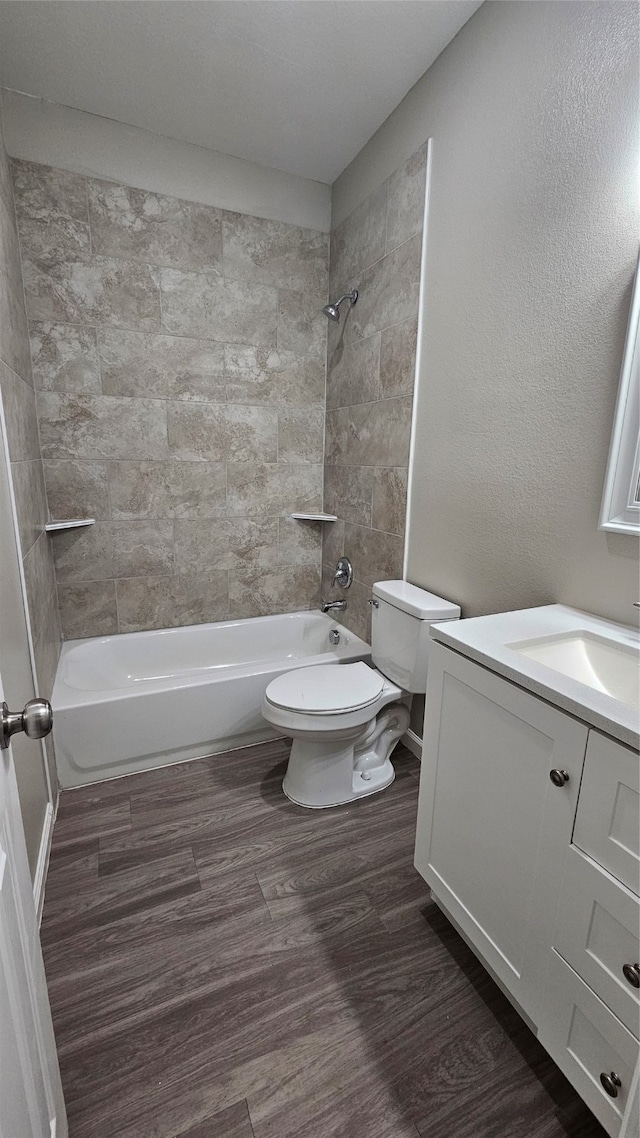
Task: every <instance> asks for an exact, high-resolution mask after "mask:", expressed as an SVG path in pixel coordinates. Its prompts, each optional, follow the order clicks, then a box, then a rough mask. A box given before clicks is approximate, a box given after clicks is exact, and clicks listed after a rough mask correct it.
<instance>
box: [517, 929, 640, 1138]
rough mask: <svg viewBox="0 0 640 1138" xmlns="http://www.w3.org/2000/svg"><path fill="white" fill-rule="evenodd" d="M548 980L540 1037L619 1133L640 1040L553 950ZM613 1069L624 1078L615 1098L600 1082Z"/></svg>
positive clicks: (601, 1116) (610, 1128)
mask: <svg viewBox="0 0 640 1138" xmlns="http://www.w3.org/2000/svg"><path fill="white" fill-rule="evenodd" d="M547 981H548V983H547V992H546V1001H545V1007H544V1011H543V1014H542V1015H541V1018H540V1024H539V1028H538V1038H539V1040H540V1042H541V1043H542V1045H543V1046H544V1047H546V1049H547V1051H548V1052H549V1054H550V1055H551V1058H552V1059H554V1060H555V1062H556V1063H557V1064H558V1066H559V1068H560V1070H561V1071H563V1072H564V1074H565V1075H566V1076H567V1078H568V1079H569V1082H570V1083H572V1084H573V1086H574V1087H575V1088H576V1090H577V1092H578V1094H579V1095H581V1096H582V1098H583V1099H584V1101H585V1102H586V1104H587V1106H588V1107H590V1109H591V1110H592V1111H593V1113H594V1114H595V1116H596V1118H598V1119H599V1121H600V1122H601V1123H602V1125H603V1126H604V1128H605V1130H606V1131H607V1133H608V1134H610V1135H612V1138H615V1135H617V1134H618V1132H619V1130H620V1125H621V1122H622V1117H623V1115H624V1112H625V1107H626V1105H627V1099H628V1096H629V1090H630V1087H631V1081H632V1079H633V1072H634V1068H635V1065H636V1061H637V1058H638V1041H637V1040H636V1039H635V1038H634V1036H633V1035H631V1032H629V1031H627V1029H626V1027H624V1026H623V1024H621V1023H620V1020H619V1019H618V1018H617V1017H616V1016H614V1014H613V1012H611V1011H609V1009H608V1008H607V1007H605V1005H604V1004H603V1003H602V1000H600V999H598V997H597V996H596V995H595V994H594V993H593V992H592V991H591V989H590V988H588V987H587V985H586V984H585V983H584V981H583V980H581V979H580V977H579V976H578V975H576V973H575V972H574V971H573V968H570V967H569V965H568V964H566V963H565V961H564V960H562V959H561V957H560V956H558V954H557V952H555V951H554V950H553V949H552V950H551V959H550V963H549V971H548V974H547ZM612 1072H613V1073H615V1074H616V1075H617V1077H618V1079H619V1080H620V1083H621V1086H620V1088H619V1089H618V1093H617V1096H616V1097H615V1098H611V1097H610V1096H609V1095H608V1094H607V1092H606V1091H605V1089H604V1087H603V1086H602V1084H601V1082H600V1075H601V1074H606V1075H610V1074H611V1073H612Z"/></svg>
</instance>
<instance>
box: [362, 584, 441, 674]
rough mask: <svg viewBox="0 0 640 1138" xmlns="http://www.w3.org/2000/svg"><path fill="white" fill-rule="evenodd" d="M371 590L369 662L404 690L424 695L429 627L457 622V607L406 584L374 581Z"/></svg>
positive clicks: (415, 586)
mask: <svg viewBox="0 0 640 1138" xmlns="http://www.w3.org/2000/svg"><path fill="white" fill-rule="evenodd" d="M372 591H373V609H372V619H371V656H372V659H373V663H374V664H375V666H376V668H378V669H379V670H380V671H381V672H382V673H383V674H384V675H385V676H387V678H388V679H390V680H393V681H394V683H396V684H398V685H399V687H401V688H404V690H405V691H408V692H425V691H426V690H427V657H428V654H429V625H431V624H435V623H436V622H439V621H443V620H459V618H460V607H459V605H454V604H452V603H451V601H445V600H443V599H442V597H436V596H435V595H434V594H433V593H427V592H426V591H425V590H424V589H419V588H418V587H417V585H410V584H409V582H408V581H377V582H376V584H375V585H374V586H373V590H372Z"/></svg>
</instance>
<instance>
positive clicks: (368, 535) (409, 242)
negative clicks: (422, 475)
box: [323, 144, 426, 640]
mask: <svg viewBox="0 0 640 1138" xmlns="http://www.w3.org/2000/svg"><path fill="white" fill-rule="evenodd" d="M425 170H426V144H425V145H423V146H421V147H420V148H419V149H418V150H416V152H415V153H414V154H413V155H412V156H411V157H410V158H409V160H408V161H407V162H404V163H403V164H402V165H401V166H400V168H399V169H398V170H396V171H395V172H394V173H393V174H392V175H391V177H389V178H387V179H386V181H384V182H383V183H382V185H380V186H378V187H376V189H375V190H374V191H373V193H371V194H369V195H368V197H367V198H366V199H365V201H364V202H362V203H361V204H360V205H359V206H358V207H357V208H356V209H355V210H354V211H353V212H352V213H351V214H350V215H349V216H348V217H347V218H346V219H345V220H344V221H343V222H342V223H341V224H340V225H339V226H338V227H337V228H336V229H335V230H334V231H333V233H332V235H331V273H330V287H329V291H330V295H331V296H332V297H338V296H340V295H341V294H342V293H344V292H346V291H350V290H351V289H352V288H357V289H358V290H359V298H358V301H357V304H356V305H355V306H354V307H353V308H349V307H348V305H347V303H346V302H345V304H343V306H342V308H341V319H340V323H339V324H335V323H332V324H330V325H329V341H328V345H329V346H328V356H327V359H328V369H327V413H326V454H325V509H326V510H327V511H328V512H330V513H334V514H337V515H338V518H339V521H338V522H336V523H334V524H333V525H327V526H326V527H325V537H324V551H323V563H324V564H323V596H324V597H325V598H326V599H331V600H333V599H335V598H337V597H343V596H344V597H345V598H346V601H347V610H346V612H345V613H344V615H343V616H342V617H341V619H342V620H343V623H344V624H346V626H347V627H348V628H351V629H352V631H354V632H356V633H357V634H358V635H360V636H362V637H364V639H365V640H368V639H369V636H370V630H371V619H370V608H369V606H368V604H367V602H368V600H369V597H370V595H371V585H372V584H373V582H374V581H379V580H390V579H391V580H393V579H396V578H401V577H402V570H403V551H404V524H405V512H406V498H407V467H408V461H409V442H410V436H411V415H412V406H413V387H414V372H415V356H416V336H417V315H418V291H419V284H420V266H421V253H422V226H423V216H424V197H425ZM342 553H346V554H347V556H348V557H349V559H350V560H351V562H352V564H353V569H354V584H353V585H352V586H351V588H350V589H349V591H348V593H343V592H342V591H341V590H338V589H335V588H332V578H333V573H334V571H335V563H336V561H337V559H338V557H339V556H340V555H341V554H342Z"/></svg>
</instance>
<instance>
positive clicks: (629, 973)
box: [622, 964, 640, 988]
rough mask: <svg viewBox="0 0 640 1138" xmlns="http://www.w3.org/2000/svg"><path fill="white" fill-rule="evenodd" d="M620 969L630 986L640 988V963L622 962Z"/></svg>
mask: <svg viewBox="0 0 640 1138" xmlns="http://www.w3.org/2000/svg"><path fill="white" fill-rule="evenodd" d="M622 971H623V973H624V978H625V980H628V981H629V983H630V984H631V985H632V987H634V988H640V964H623V965H622Z"/></svg>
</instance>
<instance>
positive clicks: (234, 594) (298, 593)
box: [229, 565, 320, 618]
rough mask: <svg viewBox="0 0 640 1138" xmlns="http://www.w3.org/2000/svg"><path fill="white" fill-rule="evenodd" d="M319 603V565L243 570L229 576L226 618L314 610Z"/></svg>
mask: <svg viewBox="0 0 640 1138" xmlns="http://www.w3.org/2000/svg"><path fill="white" fill-rule="evenodd" d="M319 600H320V566H319V565H318V566H313V565H302V566H293V567H292V568H291V569H290V571H289V572H287V573H286V574H284V573H282V571H281V570H280V569H277V570H275V571H271V572H269V571H265V570H262V569H243V570H240V571H239V572H237V573H232V574H231V575H230V577H229V615H230V616H231V617H232V618H233V617H235V618H240V617H250V616H269V615H270V614H271V613H277V612H297V611H298V610H302V609H311V608H317V607H318V605H319Z"/></svg>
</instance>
